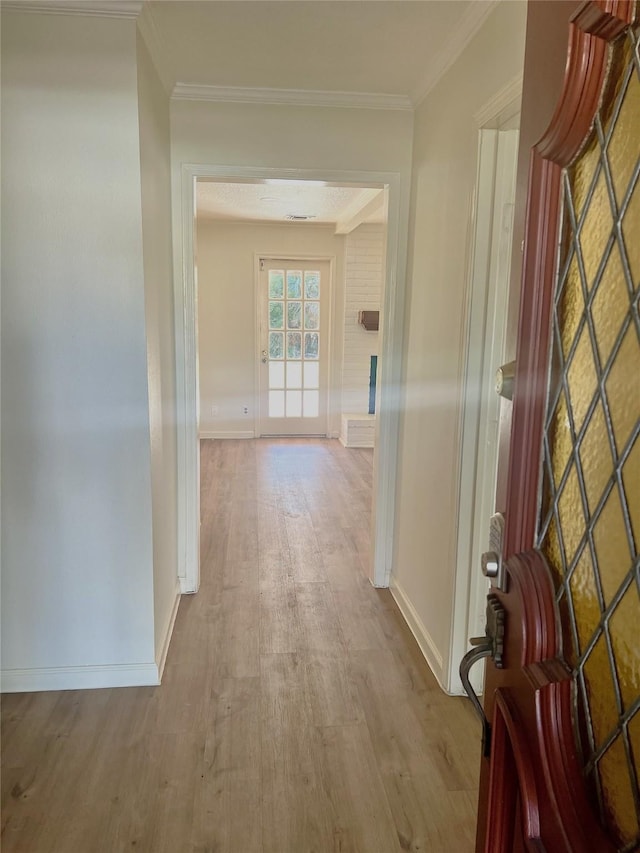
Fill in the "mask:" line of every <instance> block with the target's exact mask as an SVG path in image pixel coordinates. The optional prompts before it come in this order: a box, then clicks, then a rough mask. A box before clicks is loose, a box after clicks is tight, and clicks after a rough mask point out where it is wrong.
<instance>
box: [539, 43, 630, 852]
mask: <svg viewBox="0 0 640 853" xmlns="http://www.w3.org/2000/svg"><path fill="white" fill-rule="evenodd" d="M637 40H638V31H637V29H636V30H635V31H634V30H631V31H630V32H629V34H628V35H625V36H624V37H622V38H621V39H620V40H619V41H618V42H617V43H615V44H614V45H613V46H612V48H611V49H612V57H611V68H612V73H611V81H612V82H611V83H610V84H609V85H608V89H607V92H606V93H605V97H604V98H603V106H602V107H601V110H600V112H599V114H598V115H597V116H596V119H595V124H594V127H593V131H592V134H591V137H590V139H589V140H588V143H587V144H586V146H585V147H584V149H583V151H582V152H581V153H580V155H579V156H578V158H577V160H576V161H575V162H574V163H573V164H571V165H570V166H569V167H568V168H567V169H566V170H565V172H564V176H563V207H562V210H563V223H562V230H561V249H560V258H559V264H558V269H559V274H558V281H557V287H556V295H555V300H554V308H553V316H552V340H551V354H552V357H551V364H552V366H551V375H550V390H549V399H548V404H547V418H546V426H545V437H544V452H543V469H542V489H541V495H540V516H539V528H538V546H539V547H540V548H541V550H542V551H543V553H544V554H545V556H546V558H547V561H548V562H549V564H550V566H551V568H552V571H553V574H554V577H555V581H556V588H557V597H558V604H559V608H560V612H561V621H562V622H563V625H562V629H563V636H564V638H565V645H566V648H565V657H566V659H567V661H569V662H570V664H571V665H572V666H573V667H574V674H575V677H576V684H577V702H578V707H579V709H580V713H581V716H582V717H583V720H584V729H585V743H584V745H583V747H584V764H585V768H586V772H587V775H588V777H589V779H590V780H591V782H592V783H593V786H594V789H595V791H596V794H597V797H598V800H599V803H600V807H601V813H602V819H603V822H604V823H605V824H606V826H607V827H608V829H609V831H610V832H611V834H612V835H613V836H614V837H615V838H616V839H617V841H618V844H619V849H620V850H624V851H631V850H637V849H639V848H640V787H639V784H638V782H639V774H640V558H639V556H638V554H639V549H640V440H639V438H638V434H639V432H640V318H639V314H638V304H639V301H640V182H639V174H640V65H639V58H638V48H637Z"/></svg>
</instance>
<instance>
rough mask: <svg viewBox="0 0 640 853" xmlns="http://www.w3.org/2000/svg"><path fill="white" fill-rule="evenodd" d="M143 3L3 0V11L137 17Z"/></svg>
mask: <svg viewBox="0 0 640 853" xmlns="http://www.w3.org/2000/svg"><path fill="white" fill-rule="evenodd" d="M142 6H143V3H142V2H136V0H109V2H107V3H105V2H104V0H102V2H101V0H98V1H97V2H93V0H19V2H18V0H8V2H7V0H3V2H2V11H3V12H4V11H5V10H6V11H7V12H27V13H30V14H40V15H85V16H88V17H90V18H132V19H133V18H137V17H138V15H139V14H140V11H141V9H142Z"/></svg>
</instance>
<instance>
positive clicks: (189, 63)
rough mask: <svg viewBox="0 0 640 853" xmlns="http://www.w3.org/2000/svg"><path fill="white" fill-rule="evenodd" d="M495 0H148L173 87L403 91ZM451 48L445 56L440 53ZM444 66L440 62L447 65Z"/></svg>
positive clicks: (420, 82)
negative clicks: (186, 85)
mask: <svg viewBox="0 0 640 853" xmlns="http://www.w3.org/2000/svg"><path fill="white" fill-rule="evenodd" d="M494 2H495V0H392V2H389V1H388V0H373V1H372V0H280V2H273V0H242V2H240V0H226V2H219V0H201V2H191V0H179V1H178V2H175V0H151V2H150V3H149V4H147V7H148V10H149V14H150V15H151V17H152V19H153V21H154V24H155V30H156V33H157V36H158V39H159V42H160V43H161V46H162V53H163V56H164V60H165V62H164V64H165V66H166V68H165V71H166V73H167V76H168V81H169V83H170V84H176V83H187V84H198V85H206V86H219V87H245V88H252V87H259V88H275V89H294V90H312V91H325V92H363V93H364V92H366V93H377V94H387V95H402V96H408V97H411V98H412V99H413V100H416V98H419V95H420V94H421V93H422V92H423V91H424V89H425V87H426V86H427V85H428V81H429V80H431V79H432V77H433V73H434V68H433V64H434V62H435V63H436V64H437V65H439V66H442V62H443V55H444V54H446V52H447V50H449V49H453V48H454V47H455V46H458V48H459V47H460V44H459V43H460V39H461V38H463V37H464V36H463V34H462V35H461V33H464V31H465V26H463V25H464V24H466V25H469V21H470V20H471V19H472V18H473V19H474V20H476V19H477V18H478V16H481V15H483V14H485V13H486V11H487V10H488V9H490V8H491V6H492V5H493V3H494ZM443 52H444V53H443ZM440 70H441V69H440Z"/></svg>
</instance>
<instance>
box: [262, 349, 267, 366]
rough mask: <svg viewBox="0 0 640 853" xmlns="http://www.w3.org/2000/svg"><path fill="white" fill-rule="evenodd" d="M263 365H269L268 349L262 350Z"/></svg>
mask: <svg viewBox="0 0 640 853" xmlns="http://www.w3.org/2000/svg"><path fill="white" fill-rule="evenodd" d="M262 363H263V364H266V363H267V351H266V349H263V350H262Z"/></svg>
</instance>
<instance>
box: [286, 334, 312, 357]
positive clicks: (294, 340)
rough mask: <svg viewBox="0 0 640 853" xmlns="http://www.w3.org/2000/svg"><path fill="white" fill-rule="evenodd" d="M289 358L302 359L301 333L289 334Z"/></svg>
mask: <svg viewBox="0 0 640 853" xmlns="http://www.w3.org/2000/svg"><path fill="white" fill-rule="evenodd" d="M316 337H317V335H316ZM287 358H302V334H301V333H300V332H287ZM316 358H317V356H316Z"/></svg>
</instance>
